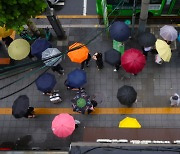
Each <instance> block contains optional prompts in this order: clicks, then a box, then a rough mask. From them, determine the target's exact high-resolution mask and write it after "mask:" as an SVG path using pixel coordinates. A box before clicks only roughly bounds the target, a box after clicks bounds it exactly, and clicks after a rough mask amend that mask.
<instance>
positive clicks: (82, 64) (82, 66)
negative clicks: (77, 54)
mask: <svg viewBox="0 0 180 154" xmlns="http://www.w3.org/2000/svg"><path fill="white" fill-rule="evenodd" d="M84 64H85V61H83V62H82V63H81V69H82V70H83V69H84Z"/></svg>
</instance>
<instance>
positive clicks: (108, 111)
mask: <svg viewBox="0 0 180 154" xmlns="http://www.w3.org/2000/svg"><path fill="white" fill-rule="evenodd" d="M35 112H36V114H47V115H51V114H60V113H69V114H79V113H76V112H73V111H72V108H35ZM11 113H12V109H11V108H0V114H5V115H9V114H11ZM92 114H180V108H96V109H95V111H94V112H92Z"/></svg>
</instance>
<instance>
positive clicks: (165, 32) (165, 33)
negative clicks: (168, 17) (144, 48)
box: [160, 25, 178, 41]
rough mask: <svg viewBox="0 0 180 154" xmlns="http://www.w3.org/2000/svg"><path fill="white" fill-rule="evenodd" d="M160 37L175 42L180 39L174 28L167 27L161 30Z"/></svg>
mask: <svg viewBox="0 0 180 154" xmlns="http://www.w3.org/2000/svg"><path fill="white" fill-rule="evenodd" d="M160 35H161V36H162V38H163V39H165V40H167V41H174V40H176V39H177V37H178V32H177V30H176V29H175V28H174V27H173V26H169V25H165V26H163V27H162V28H160Z"/></svg>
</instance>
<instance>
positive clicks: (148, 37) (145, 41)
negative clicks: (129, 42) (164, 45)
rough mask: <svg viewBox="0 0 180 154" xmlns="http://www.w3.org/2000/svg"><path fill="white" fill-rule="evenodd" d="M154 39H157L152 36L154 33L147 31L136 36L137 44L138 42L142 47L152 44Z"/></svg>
mask: <svg viewBox="0 0 180 154" xmlns="http://www.w3.org/2000/svg"><path fill="white" fill-rule="evenodd" d="M156 40H157V39H156V37H155V36H154V34H152V33H149V32H145V33H142V34H141V35H140V36H139V37H138V41H139V44H140V45H141V46H144V47H150V46H154V45H155V42H156Z"/></svg>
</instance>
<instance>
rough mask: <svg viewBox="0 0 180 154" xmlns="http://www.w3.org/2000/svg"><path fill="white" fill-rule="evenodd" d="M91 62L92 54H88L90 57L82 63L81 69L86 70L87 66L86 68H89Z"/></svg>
mask: <svg viewBox="0 0 180 154" xmlns="http://www.w3.org/2000/svg"><path fill="white" fill-rule="evenodd" d="M90 60H91V54H90V53H88V57H87V59H86V60H84V61H83V62H82V63H81V69H82V70H84V65H86V67H89V61H90Z"/></svg>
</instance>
